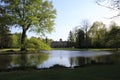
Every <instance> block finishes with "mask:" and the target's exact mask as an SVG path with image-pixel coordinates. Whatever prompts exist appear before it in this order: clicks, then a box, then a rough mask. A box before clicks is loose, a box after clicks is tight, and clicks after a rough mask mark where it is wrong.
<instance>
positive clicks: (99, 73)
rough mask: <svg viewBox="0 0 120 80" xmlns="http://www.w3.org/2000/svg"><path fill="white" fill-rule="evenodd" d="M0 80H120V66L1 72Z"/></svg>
mask: <svg viewBox="0 0 120 80" xmlns="http://www.w3.org/2000/svg"><path fill="white" fill-rule="evenodd" d="M0 80H120V64H111V65H92V66H85V67H79V68H75V69H66V68H54V69H43V70H20V71H10V72H0Z"/></svg>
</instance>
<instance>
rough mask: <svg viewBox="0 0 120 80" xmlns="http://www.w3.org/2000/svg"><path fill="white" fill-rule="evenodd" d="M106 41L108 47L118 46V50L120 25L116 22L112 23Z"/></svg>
mask: <svg viewBox="0 0 120 80" xmlns="http://www.w3.org/2000/svg"><path fill="white" fill-rule="evenodd" d="M106 41H107V43H106V45H107V46H108V47H111V48H116V50H118V48H119V47H120V45H119V44H120V26H118V25H117V24H116V23H114V22H113V23H111V24H110V30H109V31H108V34H107V38H106Z"/></svg>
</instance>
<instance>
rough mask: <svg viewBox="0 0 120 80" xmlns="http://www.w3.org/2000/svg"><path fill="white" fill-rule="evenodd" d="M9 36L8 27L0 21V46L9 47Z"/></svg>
mask: <svg viewBox="0 0 120 80" xmlns="http://www.w3.org/2000/svg"><path fill="white" fill-rule="evenodd" d="M11 36H12V35H11V33H10V30H9V27H8V26H6V25H3V24H1V22H0V48H9V47H11V41H12V39H11Z"/></svg>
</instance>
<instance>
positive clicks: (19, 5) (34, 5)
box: [0, 0, 56, 51]
mask: <svg viewBox="0 0 120 80" xmlns="http://www.w3.org/2000/svg"><path fill="white" fill-rule="evenodd" d="M0 7H1V8H0V9H1V11H0V14H2V13H4V15H3V14H2V18H3V19H5V20H4V21H3V23H5V22H9V23H6V24H7V25H9V26H14V27H19V28H20V29H22V36H21V51H24V50H26V46H25V45H26V32H27V31H33V32H37V33H40V34H44V33H45V32H51V31H52V30H53V25H54V18H55V16H56V10H55V9H54V7H53V4H52V2H50V1H48V0H0ZM0 20H1V19H0ZM6 20H7V21H6Z"/></svg>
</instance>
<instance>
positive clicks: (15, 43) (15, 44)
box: [11, 33, 21, 48]
mask: <svg viewBox="0 0 120 80" xmlns="http://www.w3.org/2000/svg"><path fill="white" fill-rule="evenodd" d="M20 45H21V33H15V34H13V35H12V46H11V47H12V48H20Z"/></svg>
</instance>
